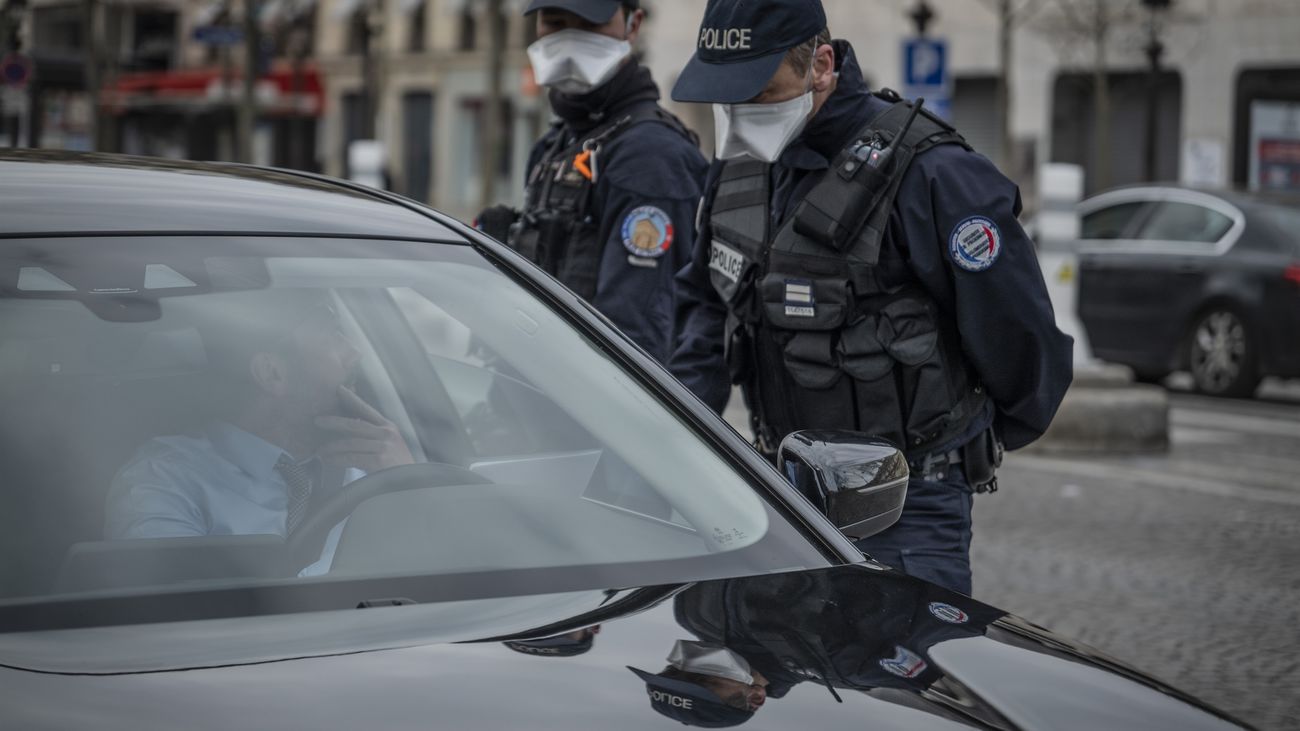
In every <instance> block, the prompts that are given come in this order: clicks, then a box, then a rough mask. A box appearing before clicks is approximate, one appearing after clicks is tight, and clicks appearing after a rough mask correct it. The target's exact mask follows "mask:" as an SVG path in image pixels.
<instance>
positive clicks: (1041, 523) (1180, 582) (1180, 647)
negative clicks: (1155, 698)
mask: <svg viewBox="0 0 1300 731" xmlns="http://www.w3.org/2000/svg"><path fill="white" fill-rule="evenodd" d="M1269 393H1270V397H1269V398H1267V399H1266V400H1265V401H1258V402H1244V401H1220V400H1213V399H1205V398H1200V397H1195V396H1189V395H1175V396H1174V398H1173V404H1172V409H1171V425H1172V433H1171V437H1172V441H1173V447H1172V449H1171V451H1170V453H1169V454H1168V455H1164V456H1155V457H1152V456H1147V457H1109V458H1087V459H1069V460H1066V459H1050V458H1044V457H1038V456H1020V455H1011V456H1010V457H1009V458H1008V460H1007V463H1006V465H1005V466H1004V468H1003V470H1002V477H1001V479H1000V482H1001V485H1002V490H1001V491H1000V492H999V493H997V494H996V495H992V496H980V497H979V498H977V500H976V507H975V531H976V532H975V541H974V546H973V550H972V562H973V564H974V573H975V595H976V597H978V598H980V599H983V600H985V601H988V602H990V603H992V604H995V605H997V606H999V607H1002V608H1005V609H1007V610H1010V611H1012V612H1015V613H1017V614H1020V615H1022V616H1024V617H1025V618H1026V619H1029V620H1031V621H1033V622H1036V623H1038V624H1041V625H1044V626H1046V627H1049V628H1051V629H1053V630H1056V631H1059V632H1061V633H1063V634H1065V635H1068V636H1071V637H1073V638H1075V639H1078V640H1080V641H1082V642H1084V643H1086V644H1089V645H1091V646H1093V647H1096V648H1098V649H1100V650H1102V651H1104V652H1106V653H1108V654H1110V655H1113V656H1115V657H1117V658H1119V659H1121V660H1124V661H1126V662H1128V663H1130V664H1132V665H1134V666H1136V667H1138V668H1140V669H1142V670H1145V671H1147V672H1149V673H1151V674H1152V675H1155V676H1156V677H1158V678H1161V679H1163V680H1165V681H1167V682H1169V683H1170V684H1172V685H1174V686H1175V687H1178V688H1181V689H1183V690H1185V691H1187V692H1189V693H1191V694H1193V695H1195V696H1197V697H1200V698H1202V699H1204V700H1206V701H1208V702H1210V703H1211V704H1213V705H1216V706H1218V707H1220V708H1223V709H1224V710H1227V711H1229V712H1231V713H1234V714H1236V715H1237V716H1239V717H1240V718H1242V719H1243V720H1245V721H1247V722H1249V723H1252V724H1255V725H1257V726H1259V727H1260V728H1265V729H1288V728H1298V727H1300V556H1297V553H1298V552H1300V401H1291V400H1290V399H1291V397H1292V394H1291V392H1290V391H1289V390H1288V389H1276V390H1274V391H1272V392H1269Z"/></svg>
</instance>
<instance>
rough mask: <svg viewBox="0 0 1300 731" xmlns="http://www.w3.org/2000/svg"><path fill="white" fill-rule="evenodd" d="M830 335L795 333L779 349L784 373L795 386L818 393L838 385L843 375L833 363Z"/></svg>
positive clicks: (826, 333) (834, 362)
mask: <svg viewBox="0 0 1300 731" xmlns="http://www.w3.org/2000/svg"><path fill="white" fill-rule="evenodd" d="M831 336H832V333H829V332H796V333H793V334H791V335H790V336H789V339H788V340H786V342H785V344H784V345H783V346H782V348H781V355H782V357H783V359H784V361H785V369H786V371H787V372H788V373H789V374H790V378H792V379H794V382H795V383H797V384H799V385H800V386H803V387H804V388H808V389H812V390H816V391H820V390H823V389H827V388H830V387H831V386H834V385H835V384H836V383H838V382H839V380H840V376H841V375H843V374H842V372H841V371H840V367H839V365H838V364H837V363H836V357H835V350H834V348H832V347H831Z"/></svg>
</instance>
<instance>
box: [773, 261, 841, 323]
mask: <svg viewBox="0 0 1300 731" xmlns="http://www.w3.org/2000/svg"><path fill="white" fill-rule="evenodd" d="M760 290H761V292H762V299H763V313H764V315H765V316H766V318H767V321H768V322H770V323H771V324H772V325H773V326H774V327H777V328H780V329H782V330H798V331H805V330H814V331H826V330H835V329H837V328H839V326H840V325H843V324H844V318H845V316H846V314H847V313H848V299H849V287H848V283H847V282H845V281H844V280H843V279H813V278H809V277H801V276H798V275H794V274H784V273H780V272H777V273H772V274H768V275H767V276H766V277H764V278H763V282H762V286H761V287H760Z"/></svg>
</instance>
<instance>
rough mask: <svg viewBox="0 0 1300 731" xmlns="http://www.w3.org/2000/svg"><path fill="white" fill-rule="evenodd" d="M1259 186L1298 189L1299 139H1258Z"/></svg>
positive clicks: (1299, 174) (1299, 183) (1265, 188)
mask: <svg viewBox="0 0 1300 731" xmlns="http://www.w3.org/2000/svg"><path fill="white" fill-rule="evenodd" d="M1259 187H1260V188H1261V189H1262V190H1300V140H1286V139H1282V140H1279V139H1271V140H1270V139H1263V140H1260V141H1259Z"/></svg>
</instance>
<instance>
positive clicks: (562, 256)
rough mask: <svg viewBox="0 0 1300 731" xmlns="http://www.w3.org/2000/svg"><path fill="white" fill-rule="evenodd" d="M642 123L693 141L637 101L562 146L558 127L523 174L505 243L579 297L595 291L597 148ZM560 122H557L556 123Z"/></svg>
mask: <svg viewBox="0 0 1300 731" xmlns="http://www.w3.org/2000/svg"><path fill="white" fill-rule="evenodd" d="M643 122H658V123H661V124H666V125H668V126H669V127H672V128H673V129H675V130H677V131H678V132H679V133H680V134H681V135H682V136H683V137H685V138H687V139H689V140H692V141H693V142H696V141H697V138H696V137H695V135H694V133H693V132H691V131H690V130H689V129H687V128H686V126H685V125H684V124H682V122H681V121H680V120H678V119H677V117H675V116H673V115H672V114H670V113H668V112H667V111H665V110H664V109H662V108H661V107H659V106H658V105H648V104H642V105H638V106H636V107H634V108H633V109H631V110H629V111H627V112H626V113H624V114H620V115H617V116H615V117H613V118H612V119H610V120H609V121H607V122H605V123H604V124H601V125H599V126H597V127H596V128H595V129H593V130H591V131H590V132H588V133H587V134H586V135H584V136H582V137H581V138H579V139H577V140H574V141H573V142H572V143H570V144H566V137H568V135H567V134H566V133H565V132H564V130H562V129H561V130H559V132H558V134H556V135H555V136H554V139H553V140H552V141H551V144H550V145H549V146H548V147H547V148H546V149H545V150H544V151H543V153H542V156H541V159H540V160H538V162H537V164H536V165H534V166H533V169H532V170H530V171H529V173H528V186H527V190H526V194H525V204H524V211H523V214H522V215H521V216H520V217H519V220H518V221H517V222H516V223H515V224H514V225H513V226H511V228H510V236H509V240H508V242H507V243H509V244H510V246H511V247H512V248H514V249H515V250H516V251H518V252H519V253H521V254H523V255H524V256H526V257H528V258H529V259H530V260H532V261H533V262H534V263H536V264H537V265H538V266H540V267H542V268H543V269H545V270H546V271H547V272H548V273H549V274H551V275H552V276H554V277H555V278H556V279H559V280H560V281H561V282H563V283H564V285H565V286H567V287H568V288H569V289H572V290H573V291H574V292H575V293H577V294H578V295H579V296H580V297H582V298H583V299H587V300H590V299H591V298H592V297H594V296H595V295H596V282H597V278H598V276H599V274H600V262H601V255H602V253H603V250H604V244H605V242H604V241H602V240H601V239H600V230H599V228H600V211H599V210H598V205H599V203H598V202H597V201H594V200H593V197H594V196H593V193H594V191H595V187H596V185H595V184H596V180H597V179H598V177H599V175H600V163H601V150H602V147H603V146H604V145H605V144H607V143H608V142H610V141H611V140H613V139H614V138H616V137H618V136H619V135H621V134H623V133H625V132H627V131H628V130H629V129H631V128H632V127H635V126H636V125H638V124H641V123H643ZM557 126H562V125H557Z"/></svg>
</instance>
